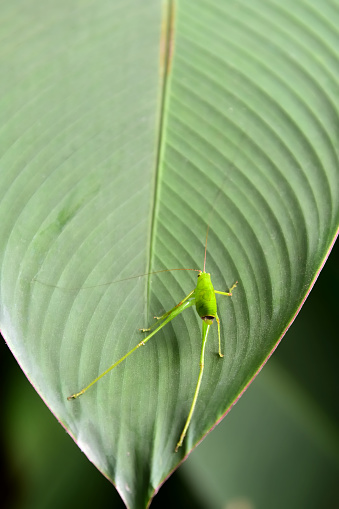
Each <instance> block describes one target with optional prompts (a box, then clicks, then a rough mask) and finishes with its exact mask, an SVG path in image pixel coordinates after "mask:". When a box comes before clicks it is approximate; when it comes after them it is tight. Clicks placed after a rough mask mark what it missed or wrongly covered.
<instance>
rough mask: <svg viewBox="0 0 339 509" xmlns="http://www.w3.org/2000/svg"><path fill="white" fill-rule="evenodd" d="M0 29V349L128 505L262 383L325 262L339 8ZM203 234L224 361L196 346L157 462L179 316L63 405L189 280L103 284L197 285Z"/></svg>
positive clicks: (172, 398) (139, 501)
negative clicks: (0, 343) (216, 294)
mask: <svg viewBox="0 0 339 509" xmlns="http://www.w3.org/2000/svg"><path fill="white" fill-rule="evenodd" d="M1 12H2V16H1V36H2V41H3V42H2V44H1V49H0V65H1V71H0V72H1V76H2V80H1V85H0V86H1V95H0V98H1V99H0V117H1V119H3V121H2V127H1V131H0V147H1V154H0V155H1V158H0V184H1V185H0V218H1V230H0V234H1V243H0V244H1V251H0V260H1V296H0V298H1V315H0V318H1V322H0V323H1V330H2V333H3V335H4V337H5V338H6V341H7V342H8V345H9V346H10V348H11V350H12V352H13V354H14V355H15V357H16V358H17V360H18V362H19V364H20V365H21V367H22V369H23V370H24V372H25V373H26V375H27V377H28V378H29V379H30V381H31V382H32V384H33V385H34V387H35V388H36V390H37V391H38V393H39V394H40V395H41V397H42V398H43V399H44V400H45V402H46V403H47V404H48V406H49V407H50V409H51V410H52V412H53V413H54V414H55V415H56V416H57V418H58V419H59V420H60V422H61V423H62V424H63V425H64V426H65V427H66V429H67V430H68V431H69V433H70V434H71V436H73V438H74V439H75V440H76V442H77V443H78V445H79V447H80V448H81V449H82V450H83V451H84V452H85V454H86V455H87V456H88V458H89V459H90V460H91V461H92V462H93V463H94V464H95V465H96V466H97V467H98V468H99V470H100V471H102V472H103V473H104V475H106V476H107V477H108V478H109V479H111V480H112V481H113V482H114V484H115V486H116V487H117V489H118V491H119V493H120V495H121V496H122V498H123V500H124V501H125V503H126V505H128V506H129V507H131V508H142V507H146V506H147V504H148V503H149V500H150V498H151V497H152V496H153V494H154V493H155V492H156V491H157V489H158V488H159V486H160V484H161V483H162V482H163V481H164V480H165V478H166V477H167V476H168V475H169V474H170V472H171V471H172V470H173V469H174V468H175V467H176V466H177V465H178V463H179V462H180V461H181V460H182V459H183V457H184V456H185V455H186V454H188V453H189V452H190V451H191V449H192V448H193V447H194V446H195V445H196V444H197V442H198V441H199V440H201V439H202V437H203V436H204V435H205V434H206V433H207V432H208V431H209V430H210V429H211V427H213V426H214V425H215V423H216V422H217V421H218V420H220V419H221V418H222V416H223V415H224V414H225V413H226V412H227V411H228V410H229V409H230V407H231V406H232V405H233V404H234V402H235V401H236V400H237V398H238V397H239V395H240V394H241V393H242V391H243V390H244V389H245V388H246V386H247V385H248V384H249V383H250V381H251V380H252V378H253V377H254V376H255V374H256V373H257V372H258V371H259V370H260V368H261V367H262V365H263V363H264V362H265V361H266V360H267V358H268V357H269V355H270V354H271V353H272V351H273V350H274V348H275V347H276V345H277V344H278V342H279V340H280V338H281V336H282V335H283V333H284V331H285V330H286V328H287V327H288V325H289V324H290V323H291V321H292V320H293V318H294V316H295V314H296V312H297V311H298V309H299V307H300V306H301V304H302V302H303V300H304V298H305V296H306V295H307V293H308V291H309V289H310V287H311V285H312V283H313V281H314V280H315V278H316V276H317V274H318V272H319V270H320V268H321V266H322V264H323V262H324V260H325V258H326V256H327V254H328V252H329V249H330V247H331V245H332V243H333V239H334V237H335V235H336V230H337V228H338V216H339V213H338V201H339V193H338V187H339V186H338V180H339V179H338V166H339V165H338V131H337V126H338V97H339V94H338V91H339V90H338V75H337V72H336V69H337V68H338V53H339V48H338V42H337V41H338V29H337V27H338V26H339V23H338V21H339V20H338V11H337V9H336V8H335V7H334V4H333V2H330V1H329V0H325V1H324V0H321V1H320V0H318V1H316V0H314V1H313V2H309V3H307V4H305V3H304V2H302V1H301V0H299V1H297V2H295V1H293V2H292V1H287V2H284V4H283V5H281V3H280V2H278V1H277V2H275V1H273V0H271V1H269V0H266V1H263V0H253V1H252V2H251V3H249V2H236V3H235V2H231V1H230V0H226V1H224V2H220V1H217V0H214V1H213V0H209V1H207V0H205V1H203V0H197V1H195V2H194V3H193V2H189V1H184V0H183V1H181V2H178V3H177V5H176V9H175V10H172V6H171V3H170V2H165V1H164V2H162V3H160V2H156V1H155V0H154V1H149V2H136V1H133V0H130V1H129V2H126V1H124V2H122V1H115V2H111V1H108V0H106V1H103V2H101V3H100V5H98V4H93V2H90V1H86V0H84V1H82V2H72V1H69V0H68V1H67V2H66V1H65V0H64V1H61V2H58V3H57V4H56V3H53V2H42V1H41V0H34V1H32V2H30V3H29V5H27V4H26V3H25V2H23V1H19V0H14V1H13V2H11V3H10V4H9V3H8V2H5V1H4V0H3V1H2V2H1ZM171 22H172V24H173V26H171ZM169 48H171V50H172V53H170V54H169ZM166 55H167V57H166ZM207 224H210V233H209V237H208V246H207V266H206V267H207V270H208V271H209V272H211V274H212V280H213V283H214V286H215V288H216V289H217V290H226V289H227V288H229V287H230V286H231V285H232V284H233V283H234V281H235V280H238V281H239V286H238V288H237V289H236V290H235V291H234V296H233V297H232V299H230V298H225V297H222V296H220V298H219V299H218V305H219V308H218V314H219V316H220V318H221V326H222V344H223V348H224V353H225V357H224V358H223V360H221V359H219V358H218V357H217V355H216V352H217V334H216V330H214V331H213V334H211V337H210V338H209V343H208V345H207V351H206V363H205V373H204V378H203V383H202V388H201V392H200V395H199V399H198V403H197V407H196V409H195V412H194V416H193V420H192V423H191V426H190V427H189V430H188V435H187V437H186V439H185V442H184V445H183V448H182V449H181V450H180V451H179V452H178V453H177V454H175V453H174V447H175V444H176V442H177V440H178V437H179V435H180V432H181V430H182V428H183V425H184V422H185V419H186V417H187V414H188V411H189V408H190V405H191V400H192V396H193V392H194V387H195V384H196V381H197V376H198V370H199V355H200V344H201V320H200V318H199V317H198V316H197V315H196V313H195V312H194V310H193V309H190V310H187V311H186V312H185V313H183V314H181V315H180V316H179V317H178V318H176V319H175V320H173V322H171V323H170V324H169V325H167V326H166V327H165V328H164V329H163V330H162V331H161V332H159V333H158V334H157V335H156V336H155V338H154V339H153V340H151V341H150V342H149V343H147V346H146V347H145V348H141V349H139V350H138V351H137V352H136V353H135V354H134V355H132V356H131V357H130V358H129V359H128V360H126V361H125V362H124V363H123V364H121V365H120V366H119V367H118V368H117V369H116V370H114V371H113V372H111V373H110V374H109V375H107V376H106V377H104V378H103V379H102V380H101V381H100V382H99V383H98V384H96V385H95V386H94V387H93V388H92V389H91V390H90V391H89V392H88V393H86V395H84V396H82V398H80V399H79V400H76V401H72V402H69V401H67V400H66V398H67V396H69V395H70V394H72V393H74V392H76V391H78V390H80V389H81V388H82V387H84V386H85V385H87V384H88V383H89V382H90V381H91V380H92V379H94V378H95V377H96V376H97V375H98V374H99V373H100V372H102V371H103V370H104V369H106V368H107V367H108V366H110V365H111V364H112V363H113V362H114V361H115V360H117V359H119V358H120V357H121V356H122V355H124V354H125V353H126V352H127V351H128V350H129V349H131V348H132V347H133V346H135V345H136V344H137V343H138V342H139V341H140V332H138V328H140V327H145V326H146V325H148V324H149V323H151V322H152V316H153V315H159V314H161V313H162V312H163V311H164V310H168V309H170V308H171V307H173V306H174V305H175V304H176V303H178V302H179V301H180V300H181V299H182V298H183V297H184V296H185V295H187V294H188V293H189V292H190V291H191V290H192V289H193V288H194V286H195V276H194V275H192V274H194V273H191V272H181V271H178V272H167V273H161V274H157V275H151V276H149V277H140V278H136V279H129V280H128V281H122V282H120V283H116V284H106V283H109V282H112V281H115V280H117V279H124V278H128V277H131V276H134V275H138V274H143V273H145V272H148V271H150V270H151V271H154V270H159V269H164V268H201V269H202V268H203V258H204V244H205V235H206V228H207ZM43 283H46V284H43ZM48 285H49V286H48ZM97 285H99V286H97ZM100 285H101V286H100ZM214 329H216V327H214Z"/></svg>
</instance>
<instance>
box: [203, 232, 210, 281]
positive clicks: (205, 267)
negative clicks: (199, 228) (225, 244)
mask: <svg viewBox="0 0 339 509" xmlns="http://www.w3.org/2000/svg"><path fill="white" fill-rule="evenodd" d="M209 229H210V225H208V226H207V232H206V241H205V256H204V272H206V271H205V268H206V253H207V239H208V231H209Z"/></svg>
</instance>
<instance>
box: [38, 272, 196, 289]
mask: <svg viewBox="0 0 339 509" xmlns="http://www.w3.org/2000/svg"><path fill="white" fill-rule="evenodd" d="M173 270H191V271H193V272H201V270H200V269H162V270H155V271H154V272H145V274H138V275H137V276H131V277H126V278H123V279H115V280H114V281H109V282H108V283H100V284H98V285H90V286H75V287H65V286H58V285H52V284H50V283H45V281H40V280H39V279H37V278H35V277H34V278H33V279H32V281H31V283H32V282H34V281H35V282H37V283H40V284H42V285H44V286H49V287H50V288H60V289H61V290H87V289H88V288H97V287H98V286H108V285H112V284H113V283H120V282H121V281H128V280H129V279H137V278H139V277H143V276H149V275H150V274H159V273H160V272H171V271H173Z"/></svg>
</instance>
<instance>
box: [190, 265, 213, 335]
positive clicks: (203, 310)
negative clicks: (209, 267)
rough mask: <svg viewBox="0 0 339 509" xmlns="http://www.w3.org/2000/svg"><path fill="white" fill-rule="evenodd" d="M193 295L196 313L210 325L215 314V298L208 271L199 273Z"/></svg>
mask: <svg viewBox="0 0 339 509" xmlns="http://www.w3.org/2000/svg"><path fill="white" fill-rule="evenodd" d="M194 296H195V308H196V310H197V313H198V315H199V316H200V318H202V319H203V320H204V321H205V322H206V323H207V324H208V325H212V323H213V320H214V318H215V317H216V316H217V300H216V298H215V293H214V288H213V285H212V281H211V275H210V274H208V272H200V273H199V276H198V283H197V286H196V288H195V291H194Z"/></svg>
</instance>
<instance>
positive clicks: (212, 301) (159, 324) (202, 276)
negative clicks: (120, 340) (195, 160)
mask: <svg viewBox="0 0 339 509" xmlns="http://www.w3.org/2000/svg"><path fill="white" fill-rule="evenodd" d="M208 230H209V227H208V228H207V233H206V243H205V257H204V269H203V270H198V269H181V270H196V271H197V272H198V282H197V286H196V287H195V289H194V290H192V291H191V292H190V293H189V294H188V295H186V297H185V298H184V299H183V300H182V301H180V302H179V304H177V305H176V306H174V308H172V309H171V310H170V311H168V312H167V313H165V314H163V315H162V316H160V317H155V318H156V320H157V321H156V322H155V323H154V324H153V325H152V326H151V327H150V328H148V329H140V330H141V332H150V331H152V332H150V334H148V335H147V336H146V337H145V338H144V339H142V340H141V341H140V342H139V343H138V344H137V345H136V346H135V347H134V348H132V350H130V351H129V352H127V353H126V354H125V355H124V356H123V357H121V359H119V360H118V361H116V362H115V363H114V364H112V365H111V366H110V367H109V368H107V369H106V370H105V371H104V372H103V373H101V375H99V376H98V377H97V378H95V379H94V380H93V381H92V382H91V383H90V384H88V385H87V386H86V387H85V388H84V389H82V390H81V391H79V392H77V393H75V394H72V395H71V396H69V397H68V398H67V399H68V400H73V399H76V398H78V397H79V396H81V395H82V394H84V393H85V392H86V391H87V390H88V389H89V388H90V387H92V385H94V384H95V383H96V382H98V381H99V380H100V379H101V378H102V377H103V376H105V375H106V374H107V373H108V372H109V371H111V370H112V369H113V368H115V367H116V366H118V365H119V364H120V363H121V362H122V361H124V360H125V359H127V357H129V356H130V355H131V354H132V353H133V352H135V351H136V350H137V349H138V348H139V347H140V346H144V345H145V344H146V343H147V341H149V340H150V339H151V338H152V337H153V336H154V335H155V334H156V333H157V332H158V331H159V330H160V329H162V328H163V327H164V326H165V325H166V324H167V323H169V322H170V321H171V320H173V318H175V317H176V316H178V315H179V314H180V313H182V312H183V311H184V310H185V309H187V308H189V307H191V306H193V305H195V307H196V310H197V313H198V315H199V316H200V318H201V319H202V320H203V323H202V345H201V353H200V369H199V376H198V381H197V384H196V387H195V391H194V395H193V400H192V403H191V408H190V411H189V413H188V417H187V419H186V423H185V425H184V428H183V430H182V432H181V435H180V438H179V441H178V443H177V445H176V447H175V452H177V451H178V449H179V447H181V446H182V444H183V441H184V438H185V436H186V433H187V430H188V427H189V425H190V422H191V419H192V416H193V412H194V408H195V405H196V402H197V399H198V395H199V390H200V385H201V380H202V375H203V371H204V358H205V346H206V341H207V336H208V332H209V329H210V326H211V325H212V323H213V320H214V319H216V321H217V325H218V342H219V357H223V354H222V353H221V339H220V320H219V317H218V313H217V302H216V298H215V294H216V293H217V294H219V295H226V296H228V297H231V296H232V290H234V288H235V287H236V285H237V282H236V283H234V285H233V286H232V287H231V288H230V290H229V291H228V292H222V291H219V290H214V288H213V284H212V281H211V275H210V274H209V273H208V272H206V271H205V268H206V250H207V238H208ZM172 270H180V269H172ZM160 272H162V271H160ZM153 329H154V330H153Z"/></svg>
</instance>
